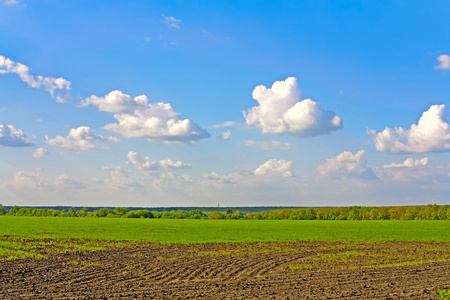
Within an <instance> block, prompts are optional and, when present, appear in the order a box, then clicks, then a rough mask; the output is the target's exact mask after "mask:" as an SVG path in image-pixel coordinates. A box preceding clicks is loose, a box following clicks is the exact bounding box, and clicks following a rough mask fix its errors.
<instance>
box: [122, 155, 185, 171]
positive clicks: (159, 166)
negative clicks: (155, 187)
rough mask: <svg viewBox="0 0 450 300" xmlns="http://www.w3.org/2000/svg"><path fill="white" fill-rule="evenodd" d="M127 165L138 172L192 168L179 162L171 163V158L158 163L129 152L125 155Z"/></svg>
mask: <svg viewBox="0 0 450 300" xmlns="http://www.w3.org/2000/svg"><path fill="white" fill-rule="evenodd" d="M127 158H128V160H127V162H126V163H127V164H128V165H133V166H135V167H136V168H137V169H139V170H179V169H191V168H192V166H191V165H189V164H185V163H183V162H181V161H173V160H172V159H171V158H166V159H163V160H160V161H159V162H156V161H153V160H151V159H150V158H149V157H148V156H146V157H142V156H141V155H140V154H139V153H137V152H136V151H130V152H128V155H127Z"/></svg>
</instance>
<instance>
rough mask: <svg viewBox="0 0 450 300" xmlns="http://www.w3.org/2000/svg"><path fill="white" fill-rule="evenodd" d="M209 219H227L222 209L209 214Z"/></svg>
mask: <svg viewBox="0 0 450 300" xmlns="http://www.w3.org/2000/svg"><path fill="white" fill-rule="evenodd" d="M208 218H209V219H216V220H217V219H225V215H224V214H223V213H222V212H220V211H215V212H213V213H212V214H210V215H209V216H208Z"/></svg>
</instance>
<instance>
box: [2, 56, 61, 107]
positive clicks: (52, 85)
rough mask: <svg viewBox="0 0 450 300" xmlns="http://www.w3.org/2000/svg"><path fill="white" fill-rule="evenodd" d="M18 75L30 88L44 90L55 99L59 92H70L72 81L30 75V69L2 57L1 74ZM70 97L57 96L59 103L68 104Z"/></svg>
mask: <svg viewBox="0 0 450 300" xmlns="http://www.w3.org/2000/svg"><path fill="white" fill-rule="evenodd" d="M9 73H11V74H16V75H19V77H20V79H21V80H22V81H23V82H25V83H27V84H28V86H30V87H32V88H35V89H44V90H46V91H47V92H49V93H50V95H51V96H52V97H53V96H54V94H55V91H57V90H66V91H68V90H70V81H68V80H66V79H64V78H62V77H59V78H54V77H44V76H40V75H39V76H36V77H35V76H33V75H31V74H30V68H28V67H27V66H26V65H24V64H21V63H16V62H14V61H13V60H11V59H9V58H7V57H5V56H2V55H0V74H9ZM68 99H70V97H66V96H60V95H57V101H58V102H67V100H68Z"/></svg>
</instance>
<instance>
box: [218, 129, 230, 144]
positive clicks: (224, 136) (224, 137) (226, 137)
mask: <svg viewBox="0 0 450 300" xmlns="http://www.w3.org/2000/svg"><path fill="white" fill-rule="evenodd" d="M218 138H220V139H222V140H224V141H226V140H229V139H230V138H231V131H229V130H227V131H224V132H222V133H221V134H220V135H219V136H218Z"/></svg>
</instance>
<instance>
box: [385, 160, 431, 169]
mask: <svg viewBox="0 0 450 300" xmlns="http://www.w3.org/2000/svg"><path fill="white" fill-rule="evenodd" d="M426 165H428V157H424V158H422V159H416V160H414V159H413V158H412V157H410V158H407V159H406V160H405V161H404V162H403V163H400V164H396V163H392V164H390V165H384V166H383V168H403V167H408V168H412V167H417V166H426Z"/></svg>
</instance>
